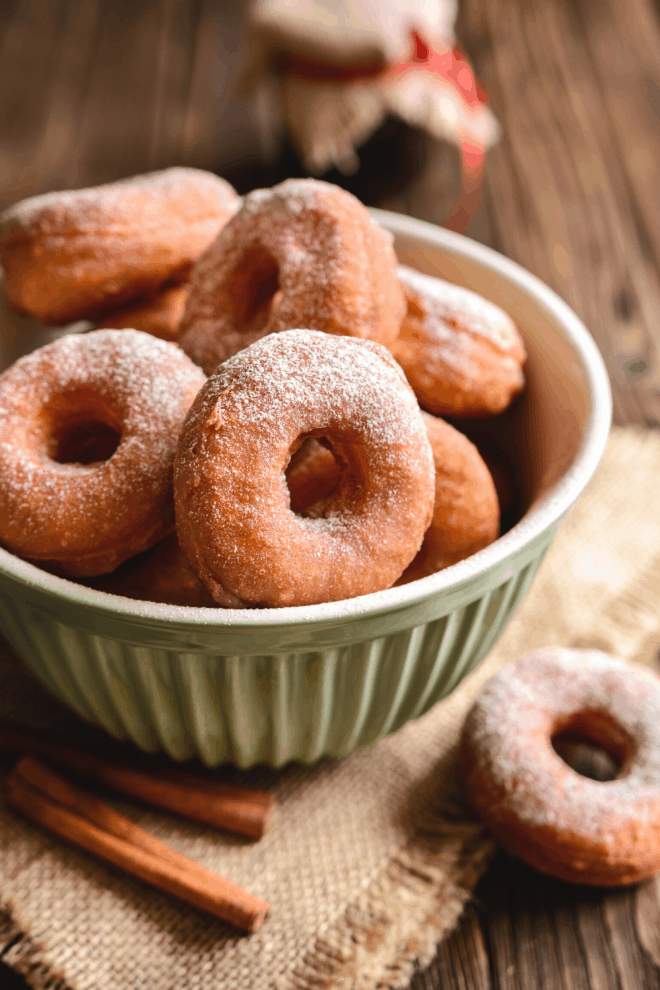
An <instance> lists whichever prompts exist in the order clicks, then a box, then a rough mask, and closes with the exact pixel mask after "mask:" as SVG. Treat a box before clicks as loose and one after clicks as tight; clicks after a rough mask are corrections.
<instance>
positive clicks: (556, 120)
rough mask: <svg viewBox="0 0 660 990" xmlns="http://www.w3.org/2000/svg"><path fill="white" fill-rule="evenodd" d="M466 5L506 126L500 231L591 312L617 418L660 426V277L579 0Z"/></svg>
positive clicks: (497, 205)
mask: <svg viewBox="0 0 660 990" xmlns="http://www.w3.org/2000/svg"><path fill="white" fill-rule="evenodd" d="M612 2H616V0H612ZM621 6H622V8H623V4H621ZM463 12H464V16H463V22H462V29H463V38H464V41H465V44H466V47H467V49H468V52H469V53H470V54H471V55H472V57H473V60H474V62H475V66H476V69H477V71H478V73H479V74H480V75H481V77H482V78H483V79H484V80H485V83H486V86H487V88H488V89H489V91H490V92H491V94H492V97H493V105H494V110H495V112H496V114H497V115H498V117H499V119H500V122H501V124H502V128H503V138H502V141H501V142H500V143H499V145H498V146H497V147H496V148H494V149H493V150H492V152H491V153H490V155H489V157H488V163H487V174H486V202H487V210H488V214H489V217H490V220H491V231H492V242H493V244H494V246H496V247H498V248H499V249H500V250H502V251H503V253H505V254H507V255H509V257H512V258H514V259H515V260H517V261H520V263H521V264H524V265H525V266H526V267H527V268H530V269H531V270H532V271H533V272H535V273H536V274H537V275H539V276H540V277H541V278H542V279H543V280H544V281H545V282H547V283H548V284H549V285H551V286H552V287H553V288H554V289H555V290H556V291H557V292H559V294H560V295H562V296H563V297H564V298H565V299H566V300H567V302H568V303H569V304H570V305H571V306H572V307H573V308H574V309H575V310H576V311H577V313H578V314H579V315H580V316H582V318H583V319H584V321H585V323H586V325H587V326H588V328H589V329H590V330H591V332H592V333H593V335H594V337H595V338H596V340H597V342H598V344H599V346H600V348H601V351H602V353H603V356H604V358H605V361H606V363H607V365H608V370H609V372H610V377H611V379H612V381H613V384H614V392H615V396H614V400H615V414H616V419H617V420H618V421H619V422H640V421H642V422H646V423H648V424H649V425H655V424H657V423H658V421H659V420H660V391H659V389H658V381H659V378H658V361H657V356H656V353H657V346H658V343H659V342H660V322H658V319H657V317H658V316H660V279H659V276H658V270H657V267H656V265H655V263H654V259H653V253H652V250H651V244H650V240H649V237H648V233H647V230H646V225H645V223H644V221H643V219H642V218H640V217H639V216H638V215H637V213H636V211H634V210H633V208H632V206H633V204H632V203H631V198H630V195H629V184H628V179H627V173H626V169H625V167H624V165H623V163H622V160H621V157H620V155H619V152H618V145H617V143H616V142H615V140H614V138H613V130H612V128H613V125H612V121H611V118H610V115H609V112H608V106H607V101H606V99H605V96H604V94H603V91H602V89H601V87H600V83H599V76H598V75H597V74H596V72H595V71H594V68H593V63H592V60H591V58H590V57H589V52H590V49H589V48H588V45H587V39H586V37H585V34H584V30H585V27H584V23H583V21H582V20H581V19H580V18H579V17H577V16H576V14H575V11H574V9H573V6H572V3H571V2H569V0H553V2H552V3H548V2H547V0H527V2H526V3H524V4H511V5H506V9H504V7H503V6H502V4H501V3H500V2H499V0H466V3H465V4H464V7H463ZM656 30H657V25H656Z"/></svg>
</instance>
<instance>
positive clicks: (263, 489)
mask: <svg viewBox="0 0 660 990" xmlns="http://www.w3.org/2000/svg"><path fill="white" fill-rule="evenodd" d="M310 436H311V437H323V438H325V440H326V441H327V442H328V443H330V444H331V446H332V451H333V454H334V456H335V457H336V458H337V460H338V461H339V462H340V463H341V464H342V466H343V471H342V477H341V480H340V482H339V484H338V486H337V487H336V488H335V490H334V491H333V492H332V493H331V494H330V495H329V496H328V497H327V498H326V499H325V500H324V501H323V502H320V503H317V504H316V506H315V507H314V508H315V518H303V517H301V516H299V515H296V514H295V513H294V512H292V511H291V508H290V499H289V489H288V487H287V484H286V480H285V475H284V472H285V469H286V467H287V464H288V462H289V458H290V456H291V455H290V451H291V448H292V446H293V445H295V444H296V443H297V442H298V441H300V440H304V439H306V438H307V437H310ZM433 491H434V472H433V458H432V454H431V448H430V444H429V441H428V438H427V436H426V430H425V428H424V423H423V421H422V418H421V416H420V413H419V408H418V406H417V403H416V401H415V397H414V395H413V393H412V390H411V389H410V387H409V386H408V384H407V383H406V381H405V377H404V375H403V372H402V371H401V369H400V368H399V367H398V365H397V364H396V362H395V361H394V359H393V358H392V357H391V355H390V354H389V353H388V352H387V351H386V350H385V349H384V348H383V347H381V346H380V345H379V344H376V343H374V342H373V341H365V340H358V339H353V338H349V337H334V336H331V335H329V334H324V333H320V332H318V331H314V330H306V329H305V330H290V331H284V332H282V333H278V334H271V335H270V336H268V337H265V338H264V339H263V340H260V341H257V342H256V343H254V344H252V345H251V346H250V347H248V348H246V349H244V350H242V351H240V352H239V353H238V354H235V355H234V356H233V357H232V358H230V359H229V360H228V361H226V362H225V363H224V364H222V365H221V366H220V368H219V369H218V371H217V373H216V374H215V375H213V376H212V377H211V378H210V379H209V380H208V382H207V383H206V385H205V386H204V388H203V389H202V390H201V391H200V393H199V395H198V396H197V398H196V400H195V402H194V403H193V406H192V408H191V410H190V413H189V414H188V417H187V419H186V422H185V424H184V426H183V429H182V431H181V438H180V441H179V447H178V450H177V455H176V460H175V467H174V497H175V503H176V520H177V531H178V534H179V542H180V543H181V547H182V549H183V551H184V553H185V554H186V556H187V557H188V560H189V562H190V565H191V567H192V568H193V570H194V571H195V572H196V573H197V574H198V575H199V576H200V578H201V579H202V581H203V582H204V584H205V585H206V586H207V588H208V589H209V591H210V592H211V594H212V595H213V597H214V598H215V600H216V601H217V602H219V603H220V604H221V605H225V606H228V607H233V608H237V607H245V606H266V607H280V606H288V605H312V604H316V603H319V602H328V601H337V600H340V599H344V598H353V597H356V596H357V595H366V594H369V593H370V592H373V591H377V590H380V589H382V588H388V587H389V586H390V585H391V584H392V583H393V582H394V581H395V580H396V578H397V577H399V575H400V574H401V573H402V571H403V570H404V568H405V567H406V566H407V565H408V564H409V563H410V561H411V560H412V558H413V557H414V556H415V554H416V553H417V550H418V549H419V547H420V545H421V542H422V538H423V536H424V532H425V531H426V528H427V526H428V524H429V522H430V520H431V514H432V511H433Z"/></svg>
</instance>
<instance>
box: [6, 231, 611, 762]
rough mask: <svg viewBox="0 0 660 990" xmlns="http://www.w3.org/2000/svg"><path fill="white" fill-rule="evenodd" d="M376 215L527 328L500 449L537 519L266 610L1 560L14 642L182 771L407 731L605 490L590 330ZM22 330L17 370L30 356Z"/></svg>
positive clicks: (407, 252) (476, 259) (436, 268)
mask: <svg viewBox="0 0 660 990" xmlns="http://www.w3.org/2000/svg"><path fill="white" fill-rule="evenodd" d="M376 217H377V219H378V220H379V221H380V222H381V223H382V224H383V225H384V226H385V227H387V228H388V229H389V230H390V231H391V232H392V233H393V235H394V238H395V245H396V249H397V253H398V254H399V257H400V259H401V261H402V262H403V263H405V264H407V265H410V266H412V267H415V268H418V269H419V270H421V271H423V272H426V273H428V274H437V275H440V276H442V277H444V278H447V279H449V280H450V281H453V282H456V283H458V284H461V285H465V286H468V287H470V288H472V289H474V290H476V291H477V292H480V293H481V294H482V295H484V296H485V297H486V298H488V299H491V300H493V301H494V302H496V303H498V304H499V305H500V306H502V307H503V308H504V309H505V310H506V311H507V312H509V313H510V314H511V315H512V316H513V318H514V319H515V320H516V322H517V323H518V325H519V327H520V330H521V332H522V334H523V336H524V338H525V341H526V345H527V348H528V353H529V361H528V366H527V374H528V389H527V391H526V392H525V394H524V396H523V397H522V398H521V399H520V400H519V401H518V402H517V403H516V404H515V406H514V408H513V409H512V411H511V412H510V413H509V414H507V415H505V417H504V418H503V419H501V420H500V421H499V422H498V442H499V443H500V444H501V445H503V446H504V447H505V448H506V449H507V450H508V451H509V453H510V455H511V456H512V457H513V459H514V461H515V463H516V464H517V467H518V472H519V477H518V483H519V487H520V489H521V491H522V497H523V500H524V512H523V514H522V518H521V519H520V521H519V522H518V523H517V524H516V525H515V526H513V528H512V529H511V530H510V531H509V532H507V533H506V535H504V536H503V537H501V538H500V539H499V540H497V541H496V542H495V543H494V544H492V545H491V546H490V547H487V548H486V549H485V550H482V551H481V552H480V553H477V554H475V555H474V556H473V557H471V558H469V559H468V560H465V561H462V562H461V563H460V564H456V565H455V566H454V567H450V568H448V569H447V570H445V571H442V572H440V573H439V574H434V575H432V576H431V577H428V578H424V579H423V580H421V581H416V582H413V583H411V584H408V585H406V586H404V587H400V588H391V589H389V590H387V591H381V592H378V593H376V594H373V595H366V596H364V597H361V598H355V599H351V600H348V601H343V602H332V603H328V604H324V605H312V606H304V607H299V608H283V609H264V610H259V611H229V610H228V611H225V610H213V609H194V608H184V607H179V606H166V605H156V604H152V603H147V602H135V601H131V600H128V599H125V598H119V597H117V596H114V595H108V594H104V593H102V592H95V591H91V590H88V589H85V588H82V587H79V586H78V585H76V584H73V583H72V582H70V581H66V580H64V579H61V578H57V577H53V576H52V575H49V574H46V573H45V572H44V571H41V570H39V569H38V568H36V567H33V566H31V565H30V564H28V563H26V562H25V561H23V560H19V559H18V558H17V557H14V556H13V555H12V554H10V553H7V552H6V551H4V550H0V625H1V626H2V629H3V630H4V632H5V634H6V635H7V636H8V638H9V639H10V640H11V642H12V643H13V645H14V646H15V648H16V649H17V651H18V652H19V654H20V655H21V656H22V657H23V660H24V661H25V663H26V664H27V665H28V666H29V667H30V669H31V670H32V671H33V672H34V673H35V674H36V675H37V676H38V677H39V678H40V679H41V680H42V681H43V683H44V684H46V685H47V686H48V687H49V688H50V690H51V691H52V692H53V693H54V694H55V695H57V697H58V698H60V699H61V700H62V701H64V702H66V703H67V704H68V705H70V706H71V707H72V708H73V709H74V710H75V711H76V712H77V713H78V714H79V715H81V716H82V717H83V718H85V719H88V720H89V721H90V722H95V723H97V724H99V725H101V726H103V727H104V728H105V729H107V731H108V732H109V733H111V735H113V736H115V737H117V738H120V739H131V740H133V741H134V742H135V743H137V745H138V746H140V747H141V748H142V749H145V750H149V751H154V750H159V749H161V750H165V751H166V752H167V753H169V754H170V756H172V757H174V758H175V759H177V760H183V759H186V758H187V757H190V756H194V755H197V756H199V757H201V759H202V760H203V761H204V762H205V763H206V764H208V765H209V766H214V765H217V764H219V763H222V762H224V761H231V762H233V763H235V764H237V765H239V766H241V767H249V766H251V765H253V764H255V763H259V762H261V761H265V762H267V763H270V764H272V765H275V766H280V765H282V764H284V763H286V762H287V761H289V760H302V761H305V762H312V761H314V760H317V759H318V758H319V757H321V756H324V755H330V756H342V755H344V754H346V753H349V752H350V751H351V750H353V749H355V748H356V747H359V746H366V745H368V744H369V743H372V742H374V740H376V739H378V738H379V737H381V736H384V735H385V734H387V733H390V732H394V731H395V730H396V729H398V728H399V727H400V726H402V725H403V724H404V723H405V722H407V721H408V720H409V719H414V718H417V717H418V716H420V715H422V714H423V713H424V712H426V711H427V710H428V709H429V708H430V707H431V706H432V705H434V704H435V703H436V702H437V701H439V700H440V699H441V698H444V697H445V696H446V695H448V694H449V693H450V692H451V691H453V689H454V688H455V687H456V685H457V684H459V682H460V681H461V680H462V679H463V678H464V677H465V675H466V674H468V673H469V672H470V671H471V670H473V669H474V668H475V667H476V666H477V664H478V663H479V662H480V661H481V660H482V659H483V657H484V656H485V655H486V653H487V652H488V650H489V649H490V647H491V645H492V644H493V643H494V641H495V640H496V639H497V637H498V636H499V635H500V633H501V632H502V630H503V629H504V627H505V626H506V624H507V622H508V621H509V619H510V618H511V616H512V614H513V612H514V611H515V609H516V608H517V606H518V605H519V604H520V602H521V600H522V598H523V597H524V595H525V593H526V592H527V590H528V588H529V586H530V584H531V582H532V579H533V577H534V575H535V573H536V571H537V569H538V567H539V565H540V563H541V561H542V559H543V555H544V554H545V551H546V550H547V548H548V547H549V545H550V543H551V542H552V539H553V537H554V535H555V533H556V531H557V528H558V526H559V524H560V522H561V520H562V518H563V517H564V515H565V513H566V511H567V510H568V508H569V507H570V506H571V504H572V503H573V502H574V501H575V499H576V498H577V497H578V496H579V494H580V492H581V491H582V490H583V488H584V487H585V485H586V484H587V482H588V481H589V479H590V478H591V476H592V474H593V472H594V470H595V468H596V465H597V464H598V461H599V459H600V457H601V454H602V452H603V448H604V446H605V442H606V438H607V434H608V429H609V425H610V415H611V396H610V388H609V383H608V379H607V375H606V372H605V368H604V366H603V362H602V360H601V357H600V355H599V353H598V350H597V349H596V346H595V344H594V342H593V340H592V338H591V337H590V335H589V333H588V332H587V331H586V329H585V328H584V326H583V325H582V323H581V322H580V321H579V320H578V319H577V317H576V316H575V314H574V313H573V312H572V311H571V310H570V309H569V308H568V307H567V306H566V305H565V304H564V303H563V302H562V301H561V300H560V299H559V298H558V297H557V296H556V295H555V294H554V293H553V292H551V291H550V290H549V289H548V288H547V287H546V286H545V285H543V284H542V283H541V282H539V281H538V279H536V278H535V277H534V276H532V275H530V274H529V273H528V272H526V271H524V270H523V269H522V268H520V267H519V266H518V265H515V264H513V263H512V262H511V261H508V260H507V259H506V258H503V257H501V256H500V255H498V254H496V253H495V252H494V251H491V250H489V249H488V248H485V247H482V246H481V245H479V244H477V243H475V242H473V241H471V240H469V239H467V238H465V237H461V236H459V235H457V234H453V233H450V232H448V231H446V230H441V229H439V228H437V227H434V226H431V225H430V224H425V223H422V222H420V221H416V220H412V219H409V218H407V217H402V216H397V215H394V214H389V213H376ZM8 323H9V318H6V319H5V320H4V323H3V327H4V328H5V329H6V333H5V335H4V339H5V354H6V358H8V357H9V355H10V353H11V351H12V348H13V351H14V353H12V354H11V356H12V357H14V356H16V355H15V351H16V349H17V348H16V346H15V345H14V344H13V341H14V340H15V335H14V330H13V329H12V327H10V326H9V325H8ZM14 323H15V319H14ZM14 329H15V328H14ZM26 339H27V338H26ZM36 342H39V341H38V340H36V338H35V343H36ZM28 346H29V345H26V348H27V347H28Z"/></svg>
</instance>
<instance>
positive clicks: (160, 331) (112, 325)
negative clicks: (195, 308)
mask: <svg viewBox="0 0 660 990" xmlns="http://www.w3.org/2000/svg"><path fill="white" fill-rule="evenodd" d="M187 298H188V283H187V282H184V283H183V284H182V285H170V286H168V287H167V288H165V289H162V290H161V291H160V292H159V293H158V295H157V296H154V297H153V298H151V299H147V300H145V301H144V302H139V303H132V304H131V305H130V306H123V307H122V308H121V309H115V310H112V312H110V313H106V314H105V315H104V316H103V317H102V318H101V319H100V320H99V321H98V323H97V324H96V329H97V330H103V329H106V328H107V329H115V330H128V329H133V330H141V331H142V332H143V333H149V334H151V336H152V337H158V338H159V339H160V340H176V339H177V337H178V335H179V323H180V322H181V317H182V316H183V311H184V309H185V305H186V299H187Z"/></svg>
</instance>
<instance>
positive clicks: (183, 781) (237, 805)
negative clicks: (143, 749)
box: [0, 725, 275, 839]
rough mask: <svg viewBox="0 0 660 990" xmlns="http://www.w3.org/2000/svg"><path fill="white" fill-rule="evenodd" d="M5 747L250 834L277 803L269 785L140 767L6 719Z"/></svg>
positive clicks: (0, 731)
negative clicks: (240, 783)
mask: <svg viewBox="0 0 660 990" xmlns="http://www.w3.org/2000/svg"><path fill="white" fill-rule="evenodd" d="M0 750H5V751H6V750H9V751H18V752H22V751H23V752H28V753H38V754H39V755H41V756H45V757H47V758H49V759H51V760H55V762H57V763H62V764H64V765H65V766H68V767H71V768H72V769H74V770H76V771H77V772H78V773H80V774H82V775H83V776H85V777H90V778H92V779H93V780H95V781H101V782H102V783H104V784H107V785H108V787H111V788H113V789H114V790H116V791H119V792H120V793H122V794H129V795H131V796H132V797H136V798H139V800H141V801H143V802H144V803H145V804H150V805H155V806H156V807H159V808H166V809H167V810H168V811H173V812H175V813H176V814H179V815H182V816H183V817H185V818H192V819H195V820H196V821H201V822H205V823H206V824H207V825H214V826H215V827H216V828H221V829H225V830H227V831H228V832H235V833H237V834H238V835H243V836H246V837H247V838H250V839H260V838H261V837H262V836H263V835H264V833H265V831H266V828H267V826H268V821H269V818H270V814H271V812H272V810H273V807H274V805H275V798H274V797H273V795H272V794H268V793H267V792H266V791H257V790H253V789H252V788H248V787H240V786H235V785H231V784H224V783H222V782H220V781H213V780H206V779H205V778H202V777H196V776H194V775H192V774H187V773H185V772H183V771H181V770H161V769H158V770H153V771H152V770H149V771H146V770H140V769H134V768H133V767H127V766H124V765H122V764H119V763H113V762H112V761H108V760H104V759H102V758H101V757H98V756H94V755H93V754H91V753H82V752H79V751H78V750H76V749H74V748H72V747H69V746H62V745H60V744H59V743H57V742H54V741H53V740H51V739H49V738H48V737H46V736H42V735H40V734H39V733H36V732H30V731H28V730H24V729H16V728H13V727H9V726H6V725H0Z"/></svg>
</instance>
